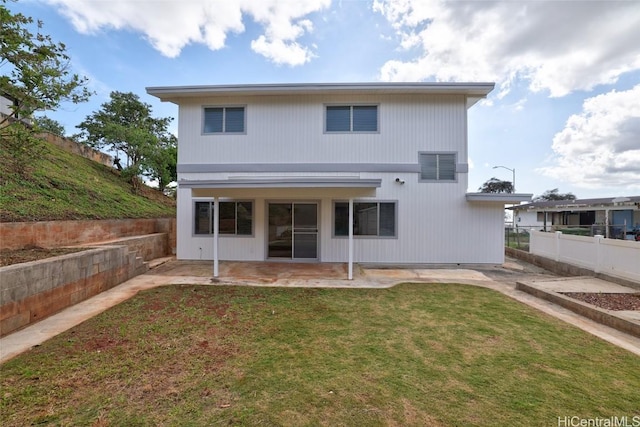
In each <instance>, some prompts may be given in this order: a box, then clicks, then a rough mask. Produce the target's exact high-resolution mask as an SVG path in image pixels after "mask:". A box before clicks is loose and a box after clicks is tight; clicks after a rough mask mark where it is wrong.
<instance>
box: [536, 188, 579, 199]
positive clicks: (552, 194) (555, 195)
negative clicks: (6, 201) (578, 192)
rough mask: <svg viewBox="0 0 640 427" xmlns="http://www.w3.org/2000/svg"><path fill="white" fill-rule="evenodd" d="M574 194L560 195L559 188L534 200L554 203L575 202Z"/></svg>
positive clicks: (548, 191) (546, 192)
mask: <svg viewBox="0 0 640 427" xmlns="http://www.w3.org/2000/svg"><path fill="white" fill-rule="evenodd" d="M575 199H576V196H575V195H574V194H573V193H560V192H558V189H557V188H554V189H553V190H547V191H545V192H544V193H542V194H541V195H539V196H536V197H534V198H533V201H534V202H543V201H552V200H575Z"/></svg>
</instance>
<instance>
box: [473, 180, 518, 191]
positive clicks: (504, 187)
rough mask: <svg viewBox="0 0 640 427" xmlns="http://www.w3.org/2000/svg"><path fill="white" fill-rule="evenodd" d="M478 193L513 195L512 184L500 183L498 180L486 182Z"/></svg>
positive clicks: (509, 182)
mask: <svg viewBox="0 0 640 427" xmlns="http://www.w3.org/2000/svg"><path fill="white" fill-rule="evenodd" d="M478 191H480V192H481V193H513V183H512V182H511V181H502V180H500V179H498V178H491V179H489V180H487V181H486V182H485V183H484V184H482V186H481V187H480V188H478Z"/></svg>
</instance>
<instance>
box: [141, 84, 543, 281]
mask: <svg viewBox="0 0 640 427" xmlns="http://www.w3.org/2000/svg"><path fill="white" fill-rule="evenodd" d="M493 87H494V85H493V84H492V83H356V84H265V85H225V86H187V87H179V86H177V87H150V88H147V92H148V93H149V94H151V95H153V96H156V97H158V98H160V99H161V100H162V101H169V102H173V103H175V104H177V105H178V106H179V120H178V137H179V143H178V194H177V199H178V212H177V257H178V259H196V260H197V259H207V260H213V261H214V272H215V274H217V267H218V260H246V261H263V260H286V261H300V260H303V261H320V262H345V263H348V264H349V276H350V278H351V276H352V268H353V267H352V266H353V263H354V262H356V263H381V264H434V263H437V264H443V263H444V264H459V263H502V262H503V260H504V237H503V235H504V233H503V225H504V205H505V203H518V202H520V201H524V200H529V199H530V197H531V195H523V194H479V193H467V180H468V171H469V166H468V150H467V109H468V108H470V107H471V106H473V105H474V104H475V103H476V102H477V101H478V100H480V99H482V98H484V97H486V95H487V94H488V93H489V92H490V91H491V90H492V89H493Z"/></svg>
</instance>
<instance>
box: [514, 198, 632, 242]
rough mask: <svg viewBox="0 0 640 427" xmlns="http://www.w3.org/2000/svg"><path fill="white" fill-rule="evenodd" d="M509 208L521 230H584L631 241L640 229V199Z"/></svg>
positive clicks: (604, 199)
mask: <svg viewBox="0 0 640 427" xmlns="http://www.w3.org/2000/svg"><path fill="white" fill-rule="evenodd" d="M508 209H512V210H513V211H514V214H515V216H516V225H517V226H518V227H524V228H535V229H538V230H543V231H553V230H557V229H559V228H565V229H566V228H567V227H569V228H570V227H582V228H584V229H585V230H588V231H589V234H604V235H606V237H626V238H629V239H631V237H630V236H631V235H632V233H634V230H636V229H638V228H640V196H631V197H609V198H599V199H577V200H554V201H541V202H533V203H528V204H525V205H519V206H514V207H512V208H511V207H510V208H508ZM627 233H629V234H628V236H627Z"/></svg>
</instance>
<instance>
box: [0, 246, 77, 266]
mask: <svg viewBox="0 0 640 427" xmlns="http://www.w3.org/2000/svg"><path fill="white" fill-rule="evenodd" d="M84 250H86V249H84V248H51V249H47V248H41V247H38V246H32V247H28V248H24V249H12V250H9V249H2V250H0V267H3V266H7V265H12V264H20V263H23V262H30V261H38V260H41V259H45V258H51V257H54V256H59V255H66V254H72V253H74V252H81V251H84Z"/></svg>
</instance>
